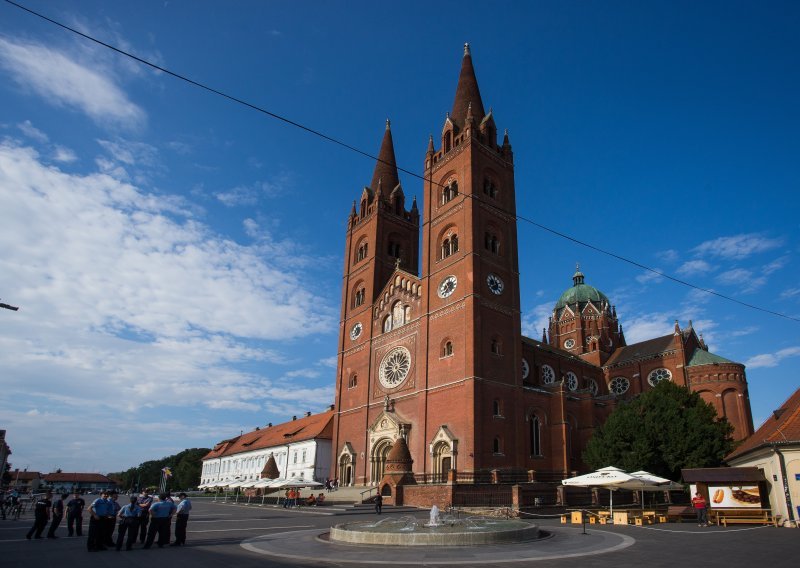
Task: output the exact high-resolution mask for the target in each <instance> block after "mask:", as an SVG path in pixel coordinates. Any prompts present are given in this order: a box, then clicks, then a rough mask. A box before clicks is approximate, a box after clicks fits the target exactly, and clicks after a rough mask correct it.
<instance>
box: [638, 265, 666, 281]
mask: <svg viewBox="0 0 800 568" xmlns="http://www.w3.org/2000/svg"><path fill="white" fill-rule="evenodd" d="M655 270H656V271H657V272H661V269H660V268H656V269H655ZM663 279H664V277H663V276H661V275H660V274H656V273H655V272H653V271H651V270H646V271H645V272H643V273H641V274H639V275H638V276H636V281H637V282H638V283H639V284H642V285H644V284H649V283H650V282H661V281H662V280H663Z"/></svg>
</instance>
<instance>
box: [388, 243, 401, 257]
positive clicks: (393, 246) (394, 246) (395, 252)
mask: <svg viewBox="0 0 800 568" xmlns="http://www.w3.org/2000/svg"><path fill="white" fill-rule="evenodd" d="M388 253H389V256H391V257H393V258H400V243H396V242H394V241H389V250H388Z"/></svg>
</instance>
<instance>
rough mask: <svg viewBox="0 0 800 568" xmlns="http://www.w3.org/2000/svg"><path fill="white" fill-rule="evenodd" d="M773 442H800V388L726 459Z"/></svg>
mask: <svg viewBox="0 0 800 568" xmlns="http://www.w3.org/2000/svg"><path fill="white" fill-rule="evenodd" d="M772 444H800V389H797V390H796V391H795V392H794V394H793V395H792V396H790V397H789V398H788V399H787V400H786V402H784V403H783V404H782V405H781V407H780V408H779V409H778V410H776V411H775V412H773V413H772V416H770V417H769V418H767V420H766V421H765V422H764V423H763V424H762V425H761V427H760V428H759V429H758V430H756V431H755V433H754V434H753V435H752V436H750V437H749V438H747V439H746V440H745V441H744V442H742V445H741V446H739V447H738V448H736V449H735V450H734V451H733V452H731V453H730V455H728V457H727V458H725V460H726V461H728V460H730V459H732V458H737V457H740V456H742V455H744V454H746V453H748V452H751V451H753V450H756V449H758V448H761V447H763V446H769V445H772Z"/></svg>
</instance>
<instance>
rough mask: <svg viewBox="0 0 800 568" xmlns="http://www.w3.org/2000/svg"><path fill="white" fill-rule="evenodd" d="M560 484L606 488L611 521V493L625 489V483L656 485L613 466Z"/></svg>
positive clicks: (612, 507) (612, 498) (612, 497)
mask: <svg viewBox="0 0 800 568" xmlns="http://www.w3.org/2000/svg"><path fill="white" fill-rule="evenodd" d="M561 483H562V485H570V486H575V487H605V488H607V489H608V491H609V511H610V514H611V518H612V519H613V518H614V493H613V491H614V490H615V489H620V488H625V483H629V484H635V485H636V486H637V488H638V487H639V486H644V485H645V484H646V485H649V486H653V485H656V484H655V483H652V482H648V481H646V480H644V479H641V478H637V477H635V476H633V475H630V474H628V473H625V472H624V471H622V470H621V469H619V468H618V467H614V466H608V467H603V468H600V469H598V470H597V471H593V472H592V473H586V474H584V475H578V476H576V477H570V478H568V479H562V480H561ZM628 488H630V487H628Z"/></svg>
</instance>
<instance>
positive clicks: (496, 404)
mask: <svg viewBox="0 0 800 568" xmlns="http://www.w3.org/2000/svg"><path fill="white" fill-rule="evenodd" d="M492 414H493V415H494V416H502V415H503V413H502V412H500V401H499V400H495V401H493V402H492Z"/></svg>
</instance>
